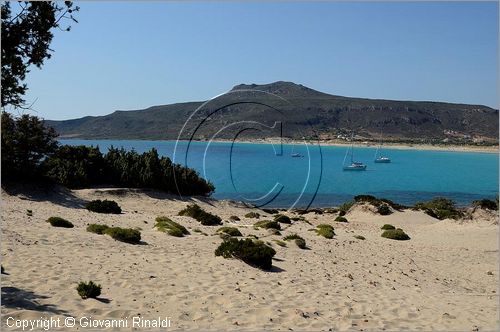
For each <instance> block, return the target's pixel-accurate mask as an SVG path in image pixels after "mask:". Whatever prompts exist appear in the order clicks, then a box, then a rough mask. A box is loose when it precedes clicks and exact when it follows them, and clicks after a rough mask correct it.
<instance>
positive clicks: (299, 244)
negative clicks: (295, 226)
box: [283, 234, 307, 249]
mask: <svg viewBox="0 0 500 332" xmlns="http://www.w3.org/2000/svg"><path fill="white" fill-rule="evenodd" d="M283 240H284V241H294V242H295V244H296V245H297V247H299V248H300V249H306V248H307V247H306V240H305V239H304V238H303V237H302V236H300V235H298V234H290V235H287V236H285V237H284V238H283Z"/></svg>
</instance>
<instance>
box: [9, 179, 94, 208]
mask: <svg viewBox="0 0 500 332" xmlns="http://www.w3.org/2000/svg"><path fill="white" fill-rule="evenodd" d="M2 189H3V190H4V191H5V192H6V193H7V194H9V195H11V196H17V197H19V198H20V199H25V200H28V201H34V202H50V203H54V204H57V205H61V206H64V207H68V208H77V209H79V208H84V206H85V203H86V201H84V200H83V199H81V198H79V197H77V196H75V195H74V194H73V192H72V191H71V190H70V189H67V188H65V187H62V186H59V185H54V184H50V183H40V184H32V183H29V184H23V183H16V184H5V185H4V184H2Z"/></svg>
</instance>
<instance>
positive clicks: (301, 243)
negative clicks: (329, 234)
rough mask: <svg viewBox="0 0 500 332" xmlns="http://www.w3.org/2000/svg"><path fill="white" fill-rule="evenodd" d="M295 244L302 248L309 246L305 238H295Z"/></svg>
mask: <svg viewBox="0 0 500 332" xmlns="http://www.w3.org/2000/svg"><path fill="white" fill-rule="evenodd" d="M295 244H296V245H297V247H299V248H300V249H306V248H307V246H306V240H304V239H295Z"/></svg>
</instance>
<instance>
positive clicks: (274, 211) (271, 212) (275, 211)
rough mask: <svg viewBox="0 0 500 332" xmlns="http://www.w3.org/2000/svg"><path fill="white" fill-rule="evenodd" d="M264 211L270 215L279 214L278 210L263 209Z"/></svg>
mask: <svg viewBox="0 0 500 332" xmlns="http://www.w3.org/2000/svg"><path fill="white" fill-rule="evenodd" d="M262 211H264V212H265V213H269V214H276V213H278V212H279V211H278V210H276V209H262Z"/></svg>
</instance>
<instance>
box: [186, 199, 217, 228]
mask: <svg viewBox="0 0 500 332" xmlns="http://www.w3.org/2000/svg"><path fill="white" fill-rule="evenodd" d="M179 215H180V216H188V217H191V218H194V219H196V220H197V221H199V222H200V223H201V224H202V225H203V226H217V225H221V224H222V219H221V218H220V217H219V216H216V215H214V214H211V213H209V212H206V211H205V210H203V209H202V208H200V207H199V206H198V205H197V204H189V205H188V206H186V208H185V209H183V210H181V211H180V212H179Z"/></svg>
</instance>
